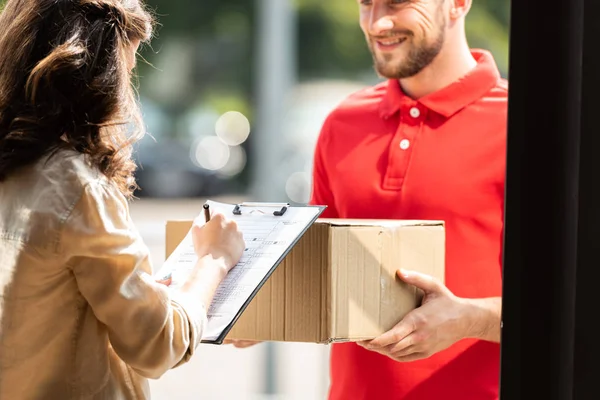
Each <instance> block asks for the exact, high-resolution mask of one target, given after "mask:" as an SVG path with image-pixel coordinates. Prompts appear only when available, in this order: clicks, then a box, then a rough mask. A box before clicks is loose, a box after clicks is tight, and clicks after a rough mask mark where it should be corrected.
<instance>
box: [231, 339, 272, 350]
mask: <svg viewBox="0 0 600 400" xmlns="http://www.w3.org/2000/svg"><path fill="white" fill-rule="evenodd" d="M259 343H262V342H258V341H255V340H238V339H225V340H224V341H223V344H232V345H233V347H237V348H238V349H245V348H247V347H252V346H254V345H256V344H259Z"/></svg>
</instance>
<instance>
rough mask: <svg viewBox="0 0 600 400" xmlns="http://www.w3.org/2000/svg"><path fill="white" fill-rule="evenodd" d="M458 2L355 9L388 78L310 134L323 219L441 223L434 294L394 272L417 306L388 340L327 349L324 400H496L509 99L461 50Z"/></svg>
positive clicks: (486, 64) (376, 2) (426, 280)
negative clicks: (442, 265)
mask: <svg viewBox="0 0 600 400" xmlns="http://www.w3.org/2000/svg"><path fill="white" fill-rule="evenodd" d="M470 6H471V0H361V1H359V7H360V26H361V28H362V30H363V31H364V33H365V37H366V40H367V43H368V46H369V48H370V49H371V52H372V54H373V59H374V64H375V69H376V70H377V72H378V73H379V74H380V75H381V76H382V77H385V78H387V80H386V81H385V82H383V83H381V84H379V85H377V86H375V87H372V88H368V89H366V90H363V91H360V92H358V93H355V94H353V95H351V96H350V97H349V98H348V99H346V100H345V101H344V102H342V104H340V105H339V107H337V108H336V109H335V110H334V111H333V112H332V113H331V114H330V115H329V117H328V118H327V120H326V122H325V124H324V126H323V128H322V131H321V134H320V136H319V140H318V144H317V148H316V153H315V159H314V176H313V195H312V199H311V203H313V204H324V205H327V206H328V208H327V210H326V212H325V214H324V215H323V217H331V218H383V219H387V218H390V219H430V220H444V221H445V223H446V281H445V285H444V284H442V283H440V282H437V281H435V280H433V279H431V278H430V277H427V276H421V275H419V274H416V273H411V272H410V271H404V269H406V270H410V268H411V266H410V265H399V266H398V267H399V268H402V269H403V271H402V272H399V274H398V275H399V277H400V278H401V279H403V280H404V281H406V282H408V283H410V284H413V285H415V286H417V287H420V288H421V289H423V290H424V291H425V293H426V296H425V298H424V301H423V304H422V305H421V307H419V308H417V309H416V310H414V311H413V312H411V313H409V314H408V315H407V316H406V317H405V318H404V319H403V320H402V321H400V322H399V323H398V325H397V326H396V327H394V328H393V329H392V330H391V331H390V332H387V333H385V334H383V335H382V336H381V337H379V338H376V339H374V340H372V341H369V342H364V343H359V344H353V343H346V344H336V345H334V346H333V349H332V355H331V356H332V359H331V390H330V400H379V399H402V400H437V399H444V400H471V399H473V400H496V399H498V396H499V395H498V383H499V366H500V347H499V341H500V315H501V299H500V295H501V287H502V280H501V278H502V266H501V247H502V243H501V242H502V230H503V207H504V173H505V171H504V170H505V150H506V122H507V121H506V117H507V102H508V88H507V82H506V81H505V80H503V79H502V78H501V76H500V73H499V72H498V68H497V66H496V64H495V62H494V59H493V57H492V55H491V54H490V53H489V52H487V51H484V50H474V49H470V48H469V45H468V43H467V39H466V35H465V17H466V15H467V13H468V11H469V8H470Z"/></svg>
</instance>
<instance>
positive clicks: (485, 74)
mask: <svg viewBox="0 0 600 400" xmlns="http://www.w3.org/2000/svg"><path fill="white" fill-rule="evenodd" d="M471 54H472V55H473V57H474V58H475V60H476V61H477V66H476V67H475V68H473V69H472V70H471V71H470V72H469V73H468V74H467V75H465V76H464V77H463V78H461V79H459V80H458V81H456V82H454V83H452V84H450V85H448V86H446V87H445V88H443V89H440V90H438V91H436V92H433V93H431V94H428V95H427V96H424V97H422V98H420V99H418V100H417V101H418V102H419V103H421V104H422V105H423V106H425V107H427V108H428V109H430V110H432V111H434V112H436V113H438V114H440V115H442V116H444V117H446V118H447V117H450V116H452V115H453V114H455V113H456V112H458V111H460V110H461V109H463V108H464V107H466V106H468V105H469V104H471V103H473V102H475V101H477V100H478V99H480V98H481V97H482V96H483V95H485V93H487V92H488V91H489V90H490V89H492V88H493V87H494V85H496V84H497V82H498V80H499V79H500V72H499V71H498V67H497V66H496V62H495V61H494V57H493V56H492V54H491V53H490V52H488V51H485V50H472V51H471ZM411 103H412V104H414V103H415V100H413V99H411V98H409V97H408V96H407V95H406V94H404V92H403V91H402V88H401V87H400V82H399V81H398V80H397V79H390V80H389V81H388V85H387V90H386V93H385V94H384V96H383V99H382V100H381V104H380V114H381V116H382V117H383V118H387V117H390V116H392V115H393V114H395V113H397V112H398V111H399V110H400V109H401V108H402V105H403V104H411Z"/></svg>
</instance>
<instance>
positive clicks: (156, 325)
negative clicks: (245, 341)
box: [0, 0, 244, 400]
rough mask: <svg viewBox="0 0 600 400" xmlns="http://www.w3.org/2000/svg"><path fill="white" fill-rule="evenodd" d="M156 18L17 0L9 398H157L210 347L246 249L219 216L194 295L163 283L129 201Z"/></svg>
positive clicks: (1, 69) (5, 30) (102, 1)
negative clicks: (226, 283)
mask: <svg viewBox="0 0 600 400" xmlns="http://www.w3.org/2000/svg"><path fill="white" fill-rule="evenodd" d="M151 27H152V19H151V17H150V15H149V14H148V13H147V12H146V11H145V10H144V8H143V6H142V5H141V4H140V3H138V0H8V2H7V3H6V6H5V9H4V11H3V12H2V14H0V54H1V55H2V56H1V57H0V398H1V399H111V400H115V399H146V398H149V392H148V384H147V381H146V379H147V378H158V377H160V376H161V375H162V374H163V373H165V372H166V371H167V370H168V369H170V368H173V367H175V366H177V365H180V364H182V363H185V362H186V361H188V360H189V358H190V357H191V356H192V355H193V354H194V351H195V348H196V346H197V345H198V344H199V342H200V339H201V335H202V329H203V326H204V323H205V320H206V309H207V307H208V305H209V304H210V302H211V300H212V298H213V295H214V292H215V289H216V287H217V286H218V284H219V283H220V282H221V280H222V279H223V278H224V277H225V276H226V274H227V272H228V271H229V270H230V269H231V268H232V267H233V266H234V265H235V264H236V263H237V261H238V260H239V259H240V257H241V255H242V252H243V248H244V243H243V239H242V235H241V233H240V232H239V231H238V229H237V226H236V225H235V223H234V222H231V221H227V220H226V219H225V218H224V217H223V216H222V215H215V216H213V218H212V219H211V221H210V222H209V223H207V224H206V225H204V226H198V225H195V226H194V228H193V233H194V244H195V250H196V252H197V255H198V259H199V261H198V263H197V265H196V268H195V270H194V273H193V274H192V276H191V277H190V278H189V280H188V281H187V283H186V284H185V285H184V289H182V290H181V291H179V292H175V293H170V292H169V291H168V289H167V287H166V286H165V285H163V284H160V283H157V282H154V281H153V280H152V278H151V277H150V276H151V275H150V274H151V272H152V266H151V263H150V260H149V257H148V249H147V248H146V246H145V245H144V243H143V242H142V239H141V238H140V236H139V234H138V233H137V231H136V229H135V227H134V225H133V223H132V221H131V219H130V217H129V211H128V205H127V200H128V198H129V197H130V196H131V194H132V190H133V188H134V182H133V173H134V163H133V162H132V160H131V156H130V154H131V144H132V142H133V138H136V137H139V136H140V134H141V132H142V129H141V124H140V117H139V110H138V108H137V106H136V102H135V97H134V91H133V89H132V87H131V85H130V80H131V71H132V69H133V67H134V65H135V53H136V51H137V48H138V46H139V44H140V43H141V42H145V41H148V40H149V38H150V36H151ZM132 129H133V133H131V130H132ZM127 136H129V138H128V137H127Z"/></svg>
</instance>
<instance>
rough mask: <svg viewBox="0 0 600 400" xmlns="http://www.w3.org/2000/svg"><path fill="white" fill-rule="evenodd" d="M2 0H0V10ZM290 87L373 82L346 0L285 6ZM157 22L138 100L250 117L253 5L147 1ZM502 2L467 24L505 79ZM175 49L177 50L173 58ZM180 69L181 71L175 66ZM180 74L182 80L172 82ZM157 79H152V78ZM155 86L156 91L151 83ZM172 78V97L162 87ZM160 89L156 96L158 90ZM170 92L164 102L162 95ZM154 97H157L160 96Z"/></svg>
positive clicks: (305, 0) (303, 0)
mask: <svg viewBox="0 0 600 400" xmlns="http://www.w3.org/2000/svg"><path fill="white" fill-rule="evenodd" d="M5 1H6V0H0V7H1V5H2V4H3V3H4V2H5ZM293 1H294V6H295V7H296V9H297V31H296V37H297V40H296V43H290V46H295V49H296V54H297V63H298V80H299V81H305V80H310V79H344V80H355V81H373V80H374V79H376V76H375V74H374V72H373V69H372V62H371V56H370V54H369V52H368V49H367V46H366V44H365V41H364V37H363V34H362V32H361V30H360V28H359V26H358V6H357V2H356V1H354V0H327V1H323V0H293ZM146 3H147V5H148V6H149V8H150V9H151V10H153V11H154V12H155V14H156V16H157V19H158V21H159V26H158V27H157V31H156V36H155V38H154V40H153V41H152V44H151V45H150V46H146V47H144V48H142V49H141V51H140V56H141V59H142V61H140V62H139V66H138V73H139V76H140V93H141V94H142V95H143V96H145V97H146V98H148V99H151V100H152V101H153V103H155V104H156V106H157V107H160V108H161V109H163V110H164V111H165V112H166V113H168V114H170V115H177V114H182V113H185V112H187V111H189V109H190V108H193V107H197V106H198V105H200V104H202V105H203V106H206V105H208V106H210V107H211V108H213V109H214V110H215V111H216V112H225V111H227V110H232V109H235V110H238V111H241V112H243V113H245V114H246V115H247V116H249V117H251V116H252V106H251V104H252V101H253V97H254V95H253V93H254V89H255V85H256V79H255V77H256V71H255V66H256V62H255V61H256V60H255V56H256V54H257V53H258V51H257V40H256V30H257V26H256V24H257V21H256V20H257V18H256V14H257V11H258V3H259V2H258V1H249V0H228V1H226V2H220V1H212V2H207V1H198V0H176V1H173V0H147V1H146ZM509 10H510V0H474V1H473V6H472V9H471V11H470V13H469V16H468V17H467V34H468V39H469V43H470V45H471V47H477V48H485V49H488V50H490V51H492V53H493V54H494V56H495V58H496V61H497V63H498V66H499V68H500V70H501V72H502V74H503V75H504V76H507V74H508V29H509V18H510V12H509ZM176 50H177V51H176ZM184 64H186V65H188V67H186V68H183V67H182V65H184ZM180 68H181V69H183V70H184V72H185V76H180V72H178V71H180ZM156 77H159V78H156ZM156 79H160V80H162V81H163V82H162V86H161V84H159V83H157V82H155V80H156ZM177 79H180V82H179V86H180V87H181V88H182V89H181V90H179V91H176V90H175V89H173V87H174V86H176V85H174V84H173V85H171V84H170V83H169V80H174V81H176V80H177ZM161 88H162V89H161ZM166 89H170V90H171V91H172V92H173V93H172V94H171V95H170V96H165V95H164V93H162V92H168V90H166ZM161 90H162V92H161Z"/></svg>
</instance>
